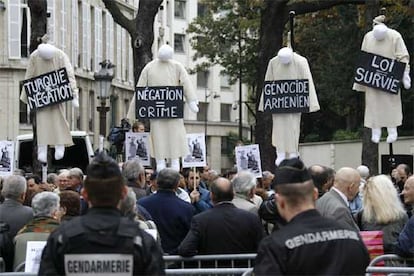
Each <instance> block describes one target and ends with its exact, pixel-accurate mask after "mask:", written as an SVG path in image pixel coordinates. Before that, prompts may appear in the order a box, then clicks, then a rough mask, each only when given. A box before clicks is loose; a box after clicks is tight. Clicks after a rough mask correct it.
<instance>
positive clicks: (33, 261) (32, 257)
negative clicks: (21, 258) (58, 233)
mask: <svg viewBox="0 0 414 276" xmlns="http://www.w3.org/2000/svg"><path fill="white" fill-rule="evenodd" d="M45 246H46V241H28V242H27V247H26V259H25V266H24V272H30V273H36V274H37V273H38V272H39V267H40V260H41V259H42V251H43V248H44V247H45Z"/></svg>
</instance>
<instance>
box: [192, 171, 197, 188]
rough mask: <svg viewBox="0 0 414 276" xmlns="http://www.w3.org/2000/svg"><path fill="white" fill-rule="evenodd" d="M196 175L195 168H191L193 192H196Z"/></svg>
mask: <svg viewBox="0 0 414 276" xmlns="http://www.w3.org/2000/svg"><path fill="white" fill-rule="evenodd" d="M196 174H197V170H196V167H193V191H196V190H197V182H196Z"/></svg>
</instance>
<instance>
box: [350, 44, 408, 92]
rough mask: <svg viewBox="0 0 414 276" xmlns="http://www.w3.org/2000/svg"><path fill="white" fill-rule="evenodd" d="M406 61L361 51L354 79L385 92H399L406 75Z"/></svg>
mask: <svg viewBox="0 0 414 276" xmlns="http://www.w3.org/2000/svg"><path fill="white" fill-rule="evenodd" d="M404 70H405V63H403V62H400V61H397V60H395V59H390V58H386V57H383V56H380V55H374V54H371V53H368V52H365V51H361V54H360V57H359V60H358V64H357V68H356V70H355V78H354V81H355V82H356V83H359V84H361V85H365V86H369V87H372V88H375V89H379V90H382V91H385V92H389V93H393V94H397V93H398V91H399V89H400V86H401V79H402V77H403V75H404Z"/></svg>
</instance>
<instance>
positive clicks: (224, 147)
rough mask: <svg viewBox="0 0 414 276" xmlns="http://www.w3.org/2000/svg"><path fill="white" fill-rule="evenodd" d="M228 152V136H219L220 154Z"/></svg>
mask: <svg viewBox="0 0 414 276" xmlns="http://www.w3.org/2000/svg"><path fill="white" fill-rule="evenodd" d="M229 152H230V139H229V137H228V136H222V137H221V154H222V155H228V154H229Z"/></svg>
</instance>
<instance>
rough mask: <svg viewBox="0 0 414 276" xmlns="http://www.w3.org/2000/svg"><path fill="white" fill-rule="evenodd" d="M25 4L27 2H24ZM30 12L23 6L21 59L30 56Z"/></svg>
mask: <svg viewBox="0 0 414 276" xmlns="http://www.w3.org/2000/svg"><path fill="white" fill-rule="evenodd" d="M24 2H25V1H24ZM28 13H29V10H28V8H27V5H26V4H22V18H21V20H22V27H21V32H20V53H21V57H28V56H29V29H28V23H27V22H28V18H27V16H28V15H27V14H28Z"/></svg>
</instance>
